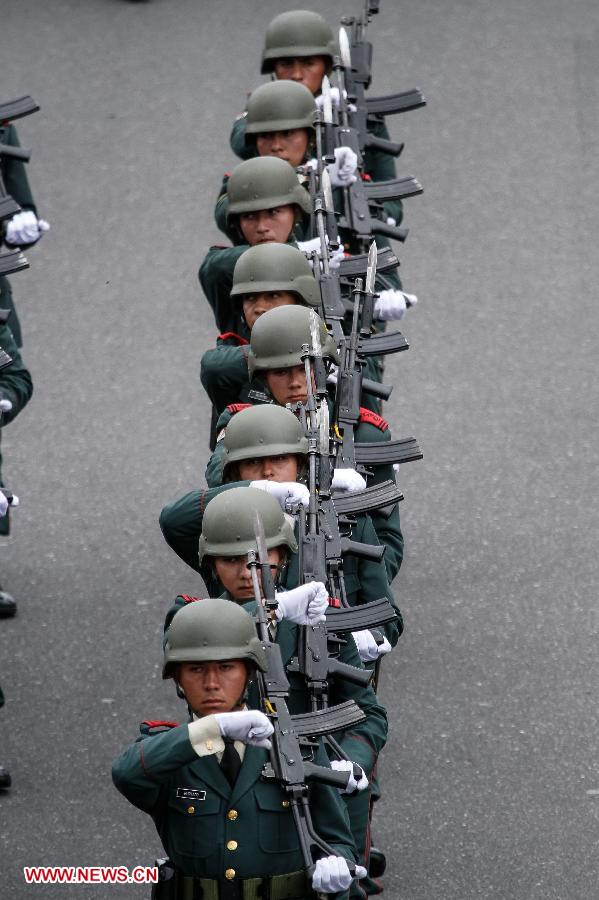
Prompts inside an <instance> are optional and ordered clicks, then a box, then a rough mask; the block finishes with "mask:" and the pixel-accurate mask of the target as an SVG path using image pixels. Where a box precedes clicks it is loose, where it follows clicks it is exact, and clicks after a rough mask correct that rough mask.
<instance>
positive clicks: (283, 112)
mask: <svg viewBox="0 0 599 900" xmlns="http://www.w3.org/2000/svg"><path fill="white" fill-rule="evenodd" d="M315 111H316V104H315V102H314V97H313V96H312V94H311V92H310V91H309V90H308V88H307V87H306V86H305V85H303V84H300V83H299V82H298V81H269V82H268V83H267V84H262V85H260V87H259V88H256V90H255V91H253V92H252V94H251V96H250V99H249V100H248V105H247V118H246V125H245V133H246V135H250V134H266V133H267V132H269V131H289V129H291V128H310V129H311V130H312V131H314V113H315Z"/></svg>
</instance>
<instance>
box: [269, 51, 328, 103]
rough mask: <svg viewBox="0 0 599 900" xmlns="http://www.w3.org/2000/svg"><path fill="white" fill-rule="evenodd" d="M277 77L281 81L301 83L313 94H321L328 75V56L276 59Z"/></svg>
mask: <svg viewBox="0 0 599 900" xmlns="http://www.w3.org/2000/svg"><path fill="white" fill-rule="evenodd" d="M274 72H275V76H276V77H277V78H279V79H280V80H281V81H299V82H301V84H303V85H305V86H306V87H307V88H308V90H309V91H311V92H312V93H313V94H318V93H320V88H321V85H322V79H323V78H324V76H325V75H326V73H327V58H326V56H294V57H291V56H286V57H282V58H281V59H276V60H275V63H274Z"/></svg>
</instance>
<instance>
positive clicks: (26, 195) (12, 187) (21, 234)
mask: <svg viewBox="0 0 599 900" xmlns="http://www.w3.org/2000/svg"><path fill="white" fill-rule="evenodd" d="M0 143H2V144H7V145H8V146H10V147H20V146H21V145H20V143H19V137H18V134H17V129H16V128H15V126H14V125H11V124H4V125H3V124H2V123H0ZM0 174H1V175H2V181H3V182H4V187H5V190H6V193H7V194H9V195H10V196H11V197H12V198H13V200H15V201H16V202H17V203H18V204H19V206H20V207H21V211H20V212H18V213H16V214H15V215H14V216H13V217H12V218H11V219H9V220H8V222H6V223H4V233H3V237H4V242H5V244H6V245H7V246H8V247H10V248H11V249H14V248H15V247H30V246H32V245H33V244H35V243H37V241H39V239H40V238H41V237H42V235H43V234H44V233H45V232H46V231H48V229H49V228H50V226H49V225H48V223H47V222H46V221H45V220H44V219H38V217H37V210H36V206H35V201H34V199H33V194H32V193H31V188H30V187H29V181H28V179H27V169H26V165H25V163H24V162H23V160H20V159H15V158H14V157H12V156H4V155H0ZM0 309H10V311H11V314H10V317H9V319H8V325H9V326H10V328H11V331H12V332H13V335H14V338H15V342H16V345H17V347H22V346H23V340H22V335H21V324H20V322H19V317H18V316H17V311H16V309H15V305H14V301H13V296H12V289H11V286H10V282H9V280H8V278H6V276H4V275H0Z"/></svg>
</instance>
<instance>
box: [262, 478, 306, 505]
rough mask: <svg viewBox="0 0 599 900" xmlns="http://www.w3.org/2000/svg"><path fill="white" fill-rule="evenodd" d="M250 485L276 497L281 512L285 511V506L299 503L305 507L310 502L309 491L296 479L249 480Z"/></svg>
mask: <svg viewBox="0 0 599 900" xmlns="http://www.w3.org/2000/svg"><path fill="white" fill-rule="evenodd" d="M250 487H253V488H258V490H260V491H266V493H267V494H271V495H272V496H273V497H276V498H277V500H278V502H279V506H280V507H281V509H282V510H283V512H286V510H287V506H293V505H294V504H296V503H301V504H302V506H305V507H307V506H308V504H309V503H310V491H309V490H308V488H307V487H306V485H305V484H300V483H299V482H297V481H266V480H259V481H250Z"/></svg>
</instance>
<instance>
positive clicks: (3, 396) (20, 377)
mask: <svg viewBox="0 0 599 900" xmlns="http://www.w3.org/2000/svg"><path fill="white" fill-rule="evenodd" d="M0 347H1V348H2V349H3V350H4V351H5V352H6V353H7V354H8V355H9V357H10V358H11V359H12V362H11V363H10V365H7V366H6V367H4V368H2V369H0V434H1V429H2V428H5V427H6V426H7V425H8V424H9V423H10V422H12V421H13V419H15V418H16V416H18V415H19V413H20V412H21V410H22V409H23V408H24V407H25V406H26V404H27V403H29V400H30V399H31V395H32V393H33V382H32V380H31V374H30V372H29V370H28V369H27V367H26V366H25V364H24V362H23V359H22V357H21V354H20V352H19V348H18V347H17V344H16V341H15V339H14V337H13V334H12V331H11V329H10V328H9V327H8V325H0ZM1 465H2V456H1V455H0V469H1ZM3 485H4V482H3V481H2V475H1V471H0V489H1V488H2V487H3ZM8 515H9V514H8V508H5V509H4V512H2V510H1V509H0V534H8V522H9V518H8ZM16 611H17V606H16V603H15V600H14V598H13V597H11V595H10V594H7V593H6V592H5V591H3V590H2V589H1V588H0V617H1V616H14V614H15V612H16Z"/></svg>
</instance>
